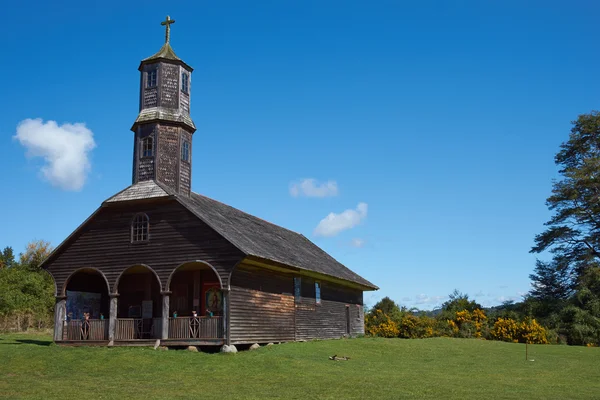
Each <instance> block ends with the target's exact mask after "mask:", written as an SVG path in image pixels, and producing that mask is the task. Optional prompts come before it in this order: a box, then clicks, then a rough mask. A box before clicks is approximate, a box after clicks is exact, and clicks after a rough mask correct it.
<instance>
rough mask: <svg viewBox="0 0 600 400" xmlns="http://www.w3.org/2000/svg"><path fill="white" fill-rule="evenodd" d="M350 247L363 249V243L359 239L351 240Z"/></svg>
mask: <svg viewBox="0 0 600 400" xmlns="http://www.w3.org/2000/svg"><path fill="white" fill-rule="evenodd" d="M350 245H352V247H359V248H360V247H364V245H365V241H364V240H363V239H359V238H354V239H352V241H351V242H350Z"/></svg>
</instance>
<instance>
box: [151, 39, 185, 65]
mask: <svg viewBox="0 0 600 400" xmlns="http://www.w3.org/2000/svg"><path fill="white" fill-rule="evenodd" d="M159 59H167V60H174V61H181V58H179V57H177V55H176V54H175V52H174V51H173V48H172V47H171V45H170V44H169V43H165V44H163V46H162V47H161V48H160V50H159V51H158V53H156V54H154V55H153V56H150V57H148V58H144V59H143V60H142V62H144V61H150V60H159Z"/></svg>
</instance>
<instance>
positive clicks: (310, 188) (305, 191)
mask: <svg viewBox="0 0 600 400" xmlns="http://www.w3.org/2000/svg"><path fill="white" fill-rule="evenodd" d="M290 194H291V195H292V196H293V197H298V196H306V197H331V196H337V194H338V186H337V182H336V181H327V182H323V183H319V182H317V180H316V179H312V178H308V179H303V180H302V181H300V182H293V183H291V184H290Z"/></svg>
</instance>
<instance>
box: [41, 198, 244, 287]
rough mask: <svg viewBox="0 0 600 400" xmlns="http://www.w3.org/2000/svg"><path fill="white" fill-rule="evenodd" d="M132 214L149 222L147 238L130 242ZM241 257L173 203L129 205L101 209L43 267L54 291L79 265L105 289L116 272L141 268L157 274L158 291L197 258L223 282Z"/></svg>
mask: <svg viewBox="0 0 600 400" xmlns="http://www.w3.org/2000/svg"><path fill="white" fill-rule="evenodd" d="M138 212H144V213H146V214H147V215H148V217H149V218H150V240H149V241H148V242H147V243H131V240H130V223H131V219H132V218H133V216H134V215H135V214H136V213H138ZM242 257H243V254H242V253H241V252H240V251H239V250H238V249H237V248H235V247H234V246H233V245H232V244H231V243H229V242H228V241H227V240H225V239H224V238H223V237H222V236H220V235H219V234H218V233H216V232H215V231H214V230H213V229H211V228H210V227H209V226H208V225H206V224H205V223H203V222H202V221H200V220H199V219H198V218H196V217H194V216H193V215H192V214H191V213H190V212H189V211H188V210H187V209H186V208H185V207H183V206H182V205H181V204H179V203H177V202H176V201H173V200H163V199H157V200H154V201H152V202H148V201H145V202H130V203H120V204H115V205H113V206H110V207H105V208H103V209H101V210H99V211H98V213H97V214H96V215H95V216H94V217H93V218H92V219H91V220H90V221H88V223H87V224H86V226H84V227H83V229H82V230H81V232H80V233H79V234H78V235H76V236H75V237H73V238H71V240H69V242H68V243H65V247H64V248H62V249H61V251H60V253H58V254H57V255H56V256H55V257H53V259H52V260H50V262H49V265H48V271H49V272H50V273H51V274H52V276H53V277H54V279H55V280H56V284H57V287H58V291H59V293H60V292H61V291H62V288H63V285H64V283H65V281H66V279H67V278H68V276H69V275H70V274H71V273H73V272H74V271H75V270H77V269H79V268H82V267H93V268H97V269H98V270H100V271H101V272H102V273H103V274H104V275H105V276H106V278H107V279H108V282H109V283H110V285H111V291H114V290H115V289H116V288H115V287H114V286H115V282H116V280H117V277H118V276H119V274H121V272H123V271H124V270H125V269H127V268H128V267H131V266H133V265H139V264H145V265H148V266H150V267H151V268H152V269H154V271H156V273H157V274H158V276H159V278H160V281H161V285H162V289H163V290H164V289H165V285H166V282H167V279H168V277H169V275H170V274H171V272H172V271H173V269H174V268H176V267H177V266H178V265H180V264H182V263H184V262H188V261H192V260H202V261H205V262H208V263H210V264H211V265H212V266H213V267H215V269H216V270H217V271H218V272H219V274H220V275H221V279H222V280H223V281H225V280H226V279H227V277H228V275H229V272H230V271H231V269H232V268H233V266H234V265H235V264H236V263H237V262H238V261H239V260H241V259H242Z"/></svg>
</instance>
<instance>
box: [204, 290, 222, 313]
mask: <svg viewBox="0 0 600 400" xmlns="http://www.w3.org/2000/svg"><path fill="white" fill-rule="evenodd" d="M202 292H203V293H204V296H203V298H202V301H203V303H204V314H205V315H209V312H212V314H213V315H221V314H222V312H221V310H222V309H223V293H222V292H221V288H220V286H219V284H218V283H205V284H204V285H202Z"/></svg>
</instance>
